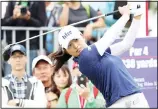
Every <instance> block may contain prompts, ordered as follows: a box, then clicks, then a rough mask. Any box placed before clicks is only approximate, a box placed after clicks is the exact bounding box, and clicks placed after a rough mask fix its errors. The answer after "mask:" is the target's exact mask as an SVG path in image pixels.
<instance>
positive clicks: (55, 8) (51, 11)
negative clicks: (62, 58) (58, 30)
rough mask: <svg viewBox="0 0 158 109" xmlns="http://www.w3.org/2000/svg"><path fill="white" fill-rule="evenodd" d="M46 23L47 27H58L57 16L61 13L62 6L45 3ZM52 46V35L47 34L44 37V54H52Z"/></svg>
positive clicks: (54, 3)
mask: <svg viewBox="0 0 158 109" xmlns="http://www.w3.org/2000/svg"><path fill="white" fill-rule="evenodd" d="M45 6H46V15H47V22H46V26H48V27H58V26H59V16H60V14H61V11H62V6H61V5H58V4H57V3H56V2H50V1H45ZM53 44H54V34H53V33H48V34H47V35H46V53H47V54H49V53H51V52H53V50H54V49H53Z"/></svg>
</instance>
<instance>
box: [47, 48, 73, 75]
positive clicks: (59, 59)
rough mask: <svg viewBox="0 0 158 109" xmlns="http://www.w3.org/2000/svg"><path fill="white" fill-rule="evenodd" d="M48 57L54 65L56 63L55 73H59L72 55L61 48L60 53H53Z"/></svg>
mask: <svg viewBox="0 0 158 109" xmlns="http://www.w3.org/2000/svg"><path fill="white" fill-rule="evenodd" d="M48 57H49V58H50V59H51V60H52V62H53V63H54V62H55V63H54V71H55V72H57V71H58V70H59V69H60V68H61V67H62V66H63V65H64V64H65V62H67V61H68V60H69V59H70V58H71V55H69V54H68V53H66V50H65V49H62V48H61V47H59V49H58V51H56V52H55V53H51V54H50V55H49V56H48Z"/></svg>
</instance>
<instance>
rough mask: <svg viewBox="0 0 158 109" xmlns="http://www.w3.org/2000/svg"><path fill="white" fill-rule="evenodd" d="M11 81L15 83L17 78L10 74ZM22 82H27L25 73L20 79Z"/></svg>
mask: <svg viewBox="0 0 158 109" xmlns="http://www.w3.org/2000/svg"><path fill="white" fill-rule="evenodd" d="M11 80H12V81H17V80H18V78H17V77H16V76H14V75H13V74H11ZM22 80H23V81H24V82H27V80H28V76H27V74H26V73H25V74H24V76H23V77H22Z"/></svg>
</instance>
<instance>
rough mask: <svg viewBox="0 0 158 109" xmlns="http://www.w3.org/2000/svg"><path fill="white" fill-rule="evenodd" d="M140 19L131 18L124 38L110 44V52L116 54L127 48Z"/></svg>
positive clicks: (130, 43) (133, 39)
mask: <svg viewBox="0 0 158 109" xmlns="http://www.w3.org/2000/svg"><path fill="white" fill-rule="evenodd" d="M139 25H140V20H136V19H133V21H132V24H131V26H130V28H129V30H128V32H127V34H126V35H125V38H124V39H123V40H122V41H121V42H118V43H116V44H113V45H111V46H110V50H111V54H112V55H115V56H118V55H121V54H122V53H124V52H125V51H127V50H129V49H130V48H131V47H132V46H133V44H134V41H135V39H136V35H137V33H138V30H139V27H140V26H139Z"/></svg>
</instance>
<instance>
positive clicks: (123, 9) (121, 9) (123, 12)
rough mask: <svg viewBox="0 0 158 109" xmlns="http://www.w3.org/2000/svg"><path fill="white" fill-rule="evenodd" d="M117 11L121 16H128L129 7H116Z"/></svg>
mask: <svg viewBox="0 0 158 109" xmlns="http://www.w3.org/2000/svg"><path fill="white" fill-rule="evenodd" d="M118 10H119V12H120V14H121V15H130V7H129V5H126V6H123V7H118Z"/></svg>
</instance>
